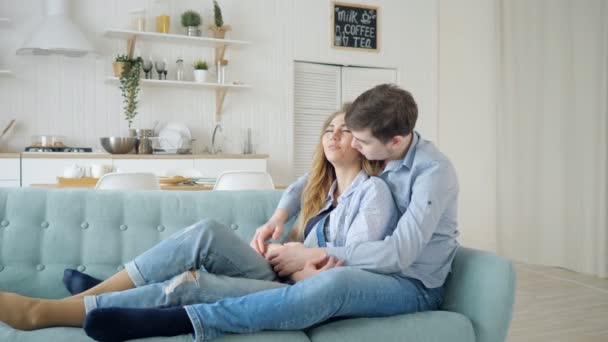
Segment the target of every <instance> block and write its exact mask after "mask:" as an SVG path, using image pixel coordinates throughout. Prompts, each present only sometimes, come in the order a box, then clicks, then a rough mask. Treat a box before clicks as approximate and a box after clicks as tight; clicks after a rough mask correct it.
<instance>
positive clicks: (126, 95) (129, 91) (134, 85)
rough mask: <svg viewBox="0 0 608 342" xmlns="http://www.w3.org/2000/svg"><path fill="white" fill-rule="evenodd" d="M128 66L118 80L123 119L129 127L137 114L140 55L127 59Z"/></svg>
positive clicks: (141, 62) (140, 66)
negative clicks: (122, 105) (121, 98)
mask: <svg viewBox="0 0 608 342" xmlns="http://www.w3.org/2000/svg"><path fill="white" fill-rule="evenodd" d="M127 59H128V58H127ZM127 63H128V64H129V67H128V68H127V70H125V71H124V72H123V73H122V74H121V76H120V78H119V80H120V91H121V92H122V97H123V104H124V110H125V112H124V114H125V119H126V120H127V121H128V122H129V128H131V124H132V123H133V119H134V118H135V116H136V115H137V96H138V95H139V78H140V73H141V68H142V64H143V60H142V59H141V57H137V58H136V59H131V60H128V61H127Z"/></svg>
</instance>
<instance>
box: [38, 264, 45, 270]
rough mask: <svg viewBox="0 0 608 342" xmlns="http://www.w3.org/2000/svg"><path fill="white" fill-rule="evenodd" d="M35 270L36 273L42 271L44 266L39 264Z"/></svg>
mask: <svg viewBox="0 0 608 342" xmlns="http://www.w3.org/2000/svg"><path fill="white" fill-rule="evenodd" d="M36 269H37V270H38V271H44V265H42V264H40V265H38V266H36Z"/></svg>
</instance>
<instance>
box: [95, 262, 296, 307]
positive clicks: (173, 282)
mask: <svg viewBox="0 0 608 342" xmlns="http://www.w3.org/2000/svg"><path fill="white" fill-rule="evenodd" d="M285 286H288V285H287V284H282V283H279V282H272V281H266V280H257V279H247V278H236V277H228V276H223V275H216V274H210V273H207V272H205V271H187V272H184V273H182V274H179V275H177V276H175V277H173V278H172V279H170V280H167V281H165V282H162V283H154V284H149V285H144V286H140V287H137V288H134V289H130V290H127V291H121V292H111V293H105V294H101V295H97V296H86V297H85V298H84V303H85V308H86V312H90V311H91V310H93V309H96V308H109V307H121V308H161V307H175V306H184V305H190V304H197V303H215V302H217V301H218V300H221V299H224V298H234V297H241V296H245V295H248V294H250V293H255V292H260V291H264V290H268V289H274V288H281V287H285Z"/></svg>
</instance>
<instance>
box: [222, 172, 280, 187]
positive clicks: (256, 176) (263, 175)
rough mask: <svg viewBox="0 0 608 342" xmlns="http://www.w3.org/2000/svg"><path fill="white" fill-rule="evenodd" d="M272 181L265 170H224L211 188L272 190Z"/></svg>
mask: <svg viewBox="0 0 608 342" xmlns="http://www.w3.org/2000/svg"><path fill="white" fill-rule="evenodd" d="M273 189H274V182H273V181H272V177H270V175H269V174H268V173H267V172H259V171H226V172H224V173H222V174H221V175H220V176H219V177H218V178H217V181H216V182H215V186H214V187H213V190H273Z"/></svg>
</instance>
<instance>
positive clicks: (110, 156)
mask: <svg viewBox="0 0 608 342" xmlns="http://www.w3.org/2000/svg"><path fill="white" fill-rule="evenodd" d="M0 155H2V154H0ZM11 155H14V156H13V157H4V158H19V156H21V158H24V159H30V158H31V159H35V158H45V159H47V158H48V159H51V158H52V159H268V158H269V157H270V156H269V155H267V154H223V153H218V154H109V153H71V152H70V153H63V152H52V153H51V152H47V153H44V152H22V153H11ZM0 158H2V157H0Z"/></svg>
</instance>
